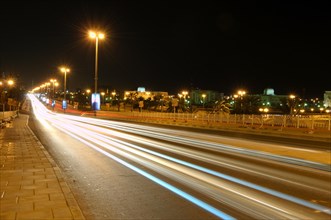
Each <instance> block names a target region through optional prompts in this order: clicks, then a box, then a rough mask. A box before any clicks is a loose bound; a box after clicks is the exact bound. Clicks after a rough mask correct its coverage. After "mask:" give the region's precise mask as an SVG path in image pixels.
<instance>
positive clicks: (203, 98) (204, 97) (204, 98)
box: [201, 94, 206, 108]
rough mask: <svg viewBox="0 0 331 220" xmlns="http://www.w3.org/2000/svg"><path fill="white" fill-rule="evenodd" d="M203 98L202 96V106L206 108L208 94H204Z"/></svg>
mask: <svg viewBox="0 0 331 220" xmlns="http://www.w3.org/2000/svg"><path fill="white" fill-rule="evenodd" d="M201 96H202V101H203V103H202V105H203V108H205V100H206V94H202V95H201Z"/></svg>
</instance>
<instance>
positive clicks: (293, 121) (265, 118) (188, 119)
mask: <svg viewBox="0 0 331 220" xmlns="http://www.w3.org/2000/svg"><path fill="white" fill-rule="evenodd" d="M129 114H130V116H132V117H134V118H136V119H142V120H145V119H152V120H155V121H166V120H176V121H178V122H185V123H193V124H194V123H204V124H209V125H216V126H217V125H222V124H236V125H242V126H259V127H264V126H271V127H284V128H285V127H293V128H307V129H323V130H324V129H325V130H328V131H330V128H331V115H330V114H328V115H273V114H262V115H253V114H252V115H244V114H224V113H219V114H209V113H207V112H197V113H161V112H135V111H133V112H130V113H129Z"/></svg>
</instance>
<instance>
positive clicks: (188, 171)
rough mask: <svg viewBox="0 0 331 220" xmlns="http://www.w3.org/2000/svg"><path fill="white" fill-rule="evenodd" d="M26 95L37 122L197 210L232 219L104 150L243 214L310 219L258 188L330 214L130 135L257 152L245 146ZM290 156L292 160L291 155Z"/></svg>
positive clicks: (192, 154)
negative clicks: (64, 110) (54, 106)
mask: <svg viewBox="0 0 331 220" xmlns="http://www.w3.org/2000/svg"><path fill="white" fill-rule="evenodd" d="M29 97H30V99H31V100H32V106H33V110H34V113H35V114H36V116H37V117H38V120H39V121H41V122H42V123H43V124H47V123H46V122H45V121H48V122H49V123H50V124H51V125H53V126H55V127H56V128H58V129H60V130H62V131H64V132H65V133H67V134H69V135H71V136H72V137H74V138H76V139H77V140H80V141H81V142H83V143H85V144H86V145H87V146H89V147H91V148H93V149H95V150H97V151H98V152H100V153H103V154H104V155H106V156H107V157H110V158H112V159H114V160H116V161H117V162H119V163H121V164H123V165H125V166H126V167H128V168H130V169H132V170H134V171H136V172H137V173H140V174H141V175H143V176H145V177H147V178H148V179H150V180H153V181H154V182H156V183H158V184H160V185H162V186H163V187H165V188H167V189H169V190H171V191H172V192H174V193H176V194H178V195H180V196H182V197H183V198H185V199H187V200H189V201H191V202H192V203H194V204H196V205H198V206H200V207H201V208H203V209H205V210H206V211H208V212H210V213H212V214H214V215H216V216H218V217H220V218H224V219H229V218H232V219H233V217H232V216H229V215H227V214H226V213H224V212H222V211H221V210H219V209H217V208H215V207H213V206H211V205H209V204H207V203H205V202H203V201H201V200H199V199H198V198H195V197H194V196H192V195H189V194H187V193H185V192H184V191H182V190H180V189H178V188H176V187H175V186H172V185H170V184H168V183H167V182H165V181H163V180H161V179H159V178H157V177H155V176H152V175H151V174H150V173H148V172H147V171H144V170H142V169H140V168H138V167H136V166H134V165H132V164H130V163H129V162H128V161H124V160H123V159H120V158H119V157H117V156H115V155H114V154H111V153H110V152H109V151H112V152H114V153H115V154H118V155H121V157H123V158H127V159H129V160H131V161H135V162H137V163H139V164H142V165H144V166H145V167H146V168H148V169H152V170H154V171H156V172H158V173H161V174H162V175H164V176H167V177H169V178H172V179H176V181H178V182H181V183H182V184H185V185H187V186H189V187H191V188H194V189H195V190H197V191H199V192H200V193H202V194H205V195H206V196H208V197H210V198H213V199H215V200H216V201H219V202H220V203H224V204H227V205H230V206H232V207H241V209H242V210H241V211H243V212H245V213H246V214H248V215H249V214H251V215H254V216H255V217H257V218H261V217H264V218H266V217H267V216H268V215H269V214H273V216H277V217H281V218H293V217H298V216H299V217H306V218H308V217H309V216H310V217H311V218H312V219H313V218H314V214H312V215H311V213H306V214H304V215H303V216H300V215H301V214H299V213H297V212H296V210H294V209H293V207H284V206H283V205H281V204H280V203H278V202H274V201H273V199H271V198H269V197H266V196H264V195H263V194H261V192H263V193H266V194H268V195H271V196H275V197H278V198H280V199H283V200H287V201H290V202H293V203H295V204H298V205H302V206H305V207H308V208H310V209H313V210H316V211H319V212H323V213H326V214H328V215H330V214H331V211H330V209H329V208H327V207H324V206H321V205H317V204H314V203H311V202H308V201H305V200H302V199H299V198H296V197H293V196H290V195H287V194H284V193H280V192H277V191H275V190H272V189H268V188H266V187H262V186H259V185H256V184H253V183H250V182H247V181H243V180H240V179H238V178H235V177H231V176H229V175H225V174H222V173H220V172H218V171H214V170H210V169H208V168H205V167H202V166H198V165H195V164H192V163H189V162H186V161H184V160H180V159H177V158H174V157H171V156H168V155H165V154H161V153H159V152H157V151H154V150H150V149H146V148H143V147H141V145H144V146H149V147H152V148H154V149H156V148H158V149H162V150H165V151H171V152H172V153H176V154H181V155H185V156H187V157H191V158H201V159H203V158H204V155H200V156H199V157H197V156H196V153H197V151H195V150H192V149H191V150H189V151H185V152H181V150H180V148H178V147H177V146H175V145H170V144H165V143H163V142H161V141H151V140H149V139H148V138H141V137H137V136H134V135H131V133H132V134H139V135H143V136H145V137H149V138H150V137H153V138H157V139H159V140H166V141H169V142H172V143H181V144H185V145H189V146H192V147H193V146H194V147H195V148H200V149H209V150H210V149H212V150H214V151H223V150H228V151H230V152H232V153H244V154H250V155H255V154H256V153H257V152H254V151H248V150H245V149H239V150H238V148H236V147H234V146H227V145H221V144H215V143H213V142H206V141H200V140H198V139H192V138H191V139H187V138H183V137H179V136H178V134H177V135H176V136H175V135H174V134H173V135H171V134H169V130H167V132H162V131H161V130H165V129H160V130H159V129H158V130H157V131H155V130H156V128H152V129H153V130H154V131H151V130H147V129H146V127H147V126H137V125H132V124H128V123H120V122H109V121H105V120H100V119H95V118H84V117H78V116H72V115H63V114H54V113H52V112H50V111H49V110H47V108H45V106H44V105H42V104H41V103H40V102H39V101H38V100H37V99H36V98H35V97H34V96H33V95H29ZM129 126H130V127H129ZM139 128H140V129H139ZM111 129H116V130H111ZM141 129H142V130H141ZM117 130H120V131H124V132H129V133H130V134H127V133H123V132H119V131H117ZM166 133H168V134H166ZM121 139H124V140H121ZM130 142H135V143H137V144H138V145H136V144H132V143H130ZM102 148H104V149H102ZM247 152H249V153H247ZM289 159H291V160H292V159H293V158H289ZM205 161H209V162H210V161H211V160H210V159H205ZM229 182H230V183H229ZM233 183H235V184H236V185H234V184H233ZM206 187H207V190H206ZM224 190H226V192H223V191H224ZM255 191H259V194H258V195H257V194H256V193H254V192H255ZM231 198H237V199H238V198H240V199H241V200H244V198H245V199H246V200H245V201H248V202H249V204H250V205H243V204H240V203H238V202H234V201H232V200H231ZM263 207H265V208H264V209H265V210H263V211H261V212H259V213H256V212H254V211H253V210H257V208H259V210H260V208H263ZM261 210H262V209H261ZM252 213H253V214H252Z"/></svg>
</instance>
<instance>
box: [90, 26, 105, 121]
mask: <svg viewBox="0 0 331 220" xmlns="http://www.w3.org/2000/svg"><path fill="white" fill-rule="evenodd" d="M89 37H90V38H91V39H95V69H94V93H95V96H96V94H97V93H98V46H99V45H98V44H99V39H100V40H102V39H104V38H105V35H104V34H103V33H101V32H94V31H90V32H89ZM94 110H95V112H94V114H95V115H96V108H95V109H94Z"/></svg>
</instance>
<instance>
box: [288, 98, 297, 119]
mask: <svg viewBox="0 0 331 220" xmlns="http://www.w3.org/2000/svg"><path fill="white" fill-rule="evenodd" d="M289 97H290V100H291V101H290V114H291V115H292V114H293V108H294V105H295V98H296V97H295V95H290V96H289Z"/></svg>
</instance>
